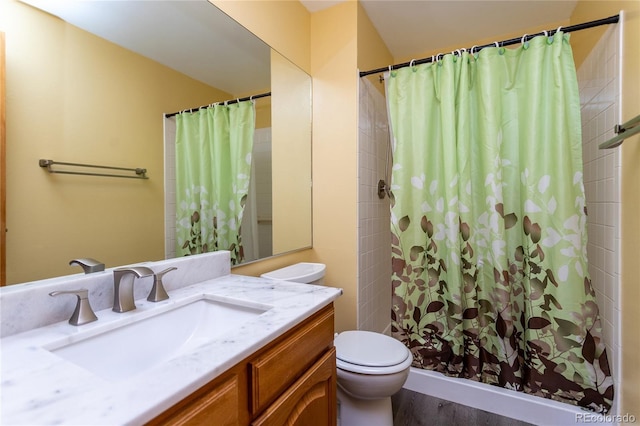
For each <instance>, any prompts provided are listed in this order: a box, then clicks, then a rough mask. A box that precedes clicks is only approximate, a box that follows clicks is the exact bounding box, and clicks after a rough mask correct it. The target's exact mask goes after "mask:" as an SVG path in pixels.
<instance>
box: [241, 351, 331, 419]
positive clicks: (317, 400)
mask: <svg viewBox="0 0 640 426" xmlns="http://www.w3.org/2000/svg"><path fill="white" fill-rule="evenodd" d="M336 405H337V399H336V350H335V348H331V350H329V351H327V353H326V354H325V355H324V356H322V358H320V359H319V360H318V362H316V363H315V364H314V365H313V366H312V367H311V368H310V369H309V370H308V371H307V372H306V373H305V374H304V375H303V376H302V377H301V378H300V379H298V380H297V381H296V382H295V383H294V384H293V385H292V386H291V387H290V388H289V389H288V390H287V391H286V392H285V393H283V394H282V395H281V396H280V398H278V399H277V400H276V401H275V402H274V403H273V404H272V405H271V406H270V407H269V408H267V410H266V411H265V412H264V413H263V414H262V415H261V416H260V417H259V418H257V419H256V420H255V421H254V422H253V423H252V425H254V426H269V425H277V426H283V425H287V426H308V425H318V426H320V425H330V426H335V424H336Z"/></svg>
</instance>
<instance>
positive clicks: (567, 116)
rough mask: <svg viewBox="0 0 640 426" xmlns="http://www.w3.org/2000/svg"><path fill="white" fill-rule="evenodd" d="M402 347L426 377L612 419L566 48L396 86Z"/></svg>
mask: <svg viewBox="0 0 640 426" xmlns="http://www.w3.org/2000/svg"><path fill="white" fill-rule="evenodd" d="M387 95H388V102H389V113H390V118H391V126H392V131H393V135H394V151H393V156H394V158H393V161H394V163H393V173H392V181H391V189H392V224H391V229H392V234H393V236H392V239H393V247H392V252H393V255H392V262H393V311H392V332H393V334H394V336H395V337H396V338H397V339H399V340H401V341H402V342H404V343H405V344H406V345H407V346H408V347H409V348H410V350H411V351H412V353H413V356H414V363H413V365H414V366H415V367H420V368H425V369H431V370H436V371H439V372H441V373H444V374H447V375H450V376H455V377H463V378H468V379H472V380H476V381H482V382H485V383H489V384H493V385H498V386H502V387H505V388H508V389H513V390H518V391H524V392H527V393H531V394H534V395H538V396H543V397H546V398H551V399H555V400H558V401H562V402H568V403H572V404H576V405H580V406H583V407H586V408H588V409H591V410H594V411H597V412H606V411H608V410H609V408H610V406H611V403H612V399H613V382H612V378H611V376H610V373H609V366H608V361H607V355H606V352H605V346H604V342H603V340H602V332H601V325H600V321H599V317H598V307H597V305H596V300H595V293H594V291H593V289H592V287H591V282H590V279H589V276H588V272H587V258H586V245H587V235H586V229H585V226H586V212H585V195H584V188H583V182H582V149H581V130H580V105H579V97H578V85H577V81H576V74H575V66H574V63H573V58H572V52H571V47H570V45H569V40H568V35H563V34H562V33H557V34H555V35H554V36H553V37H536V38H534V39H533V40H531V41H530V42H527V43H525V44H523V45H521V46H520V47H519V48H517V49H504V48H500V49H499V48H486V49H483V50H482V51H481V52H480V53H479V54H476V55H473V56H472V55H469V54H468V53H466V52H465V53H462V54H460V53H459V54H457V55H445V56H444V57H443V58H441V59H440V60H439V61H437V62H436V63H432V64H424V65H419V66H414V67H407V68H402V69H399V70H397V71H393V72H391V75H390V78H388V79H387Z"/></svg>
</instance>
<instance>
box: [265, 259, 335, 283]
mask: <svg viewBox="0 0 640 426" xmlns="http://www.w3.org/2000/svg"><path fill="white" fill-rule="evenodd" d="M326 268H327V266H326V265H325V264H324V263H307V262H301V263H296V264H294V265H291V266H287V267H284V268H281V269H276V270H275V271H271V272H265V273H264V274H262V275H260V277H262V278H271V279H274V280H284V281H293V282H296V283H304V284H317V285H324V273H325V270H326Z"/></svg>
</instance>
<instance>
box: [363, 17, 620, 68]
mask: <svg viewBox="0 0 640 426" xmlns="http://www.w3.org/2000/svg"><path fill="white" fill-rule="evenodd" d="M619 20H620V15H614V16H610V17H608V18H604V19H598V20H596V21H590V22H584V23H582V24H576V25H571V26H569V27H559V28H557V29H554V30H548V31H547V33H548V34H549V35H550V36H552V35H553V34H555V33H556V32H557V31H558V30H560V29H561V28H562V32H565V33H570V32H572V31H580V30H586V29H587V28H593V27H599V26H600V25H608V24H617V23H618V21H619ZM542 33H544V31H540V32H538V33H536V34H542ZM534 36H535V34H532V35H525V37H518V38H512V39H509V40H503V41H498V42H495V43H498V44H499V45H500V47H503V46H510V45H513V44H518V43H522V41H523V39H524V41H526V39H527V38H529V39H531V38H533V37H534ZM495 43H490V44H484V45H482V46H474V47H470V48H468V49H466V50H467V51H471V49H474V52H479V51H480V50H482V49H484V48H485V47H494V46H495V45H496V44H495ZM432 58H433V57H429V58H423V59H415V60H413V61H410V62H404V63H401V64H395V65H390V66H388V67H386V68H377V69H374V70H369V71H361V72H360V77H365V76H367V75H371V74H379V73H382V72H386V71H389V70H390V69H392V70H393V69H398V68H404V67H408V66H410V65H412V64H413V65H419V64H426V63H429V62H431V61H432Z"/></svg>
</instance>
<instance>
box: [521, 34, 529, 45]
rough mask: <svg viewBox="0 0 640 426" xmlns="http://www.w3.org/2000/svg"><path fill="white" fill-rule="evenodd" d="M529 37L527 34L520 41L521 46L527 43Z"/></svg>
mask: <svg viewBox="0 0 640 426" xmlns="http://www.w3.org/2000/svg"><path fill="white" fill-rule="evenodd" d="M528 35H529V34H525V35H523V36H522V38H521V39H520V44H524V42H525V41H526V39H527V36H528Z"/></svg>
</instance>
